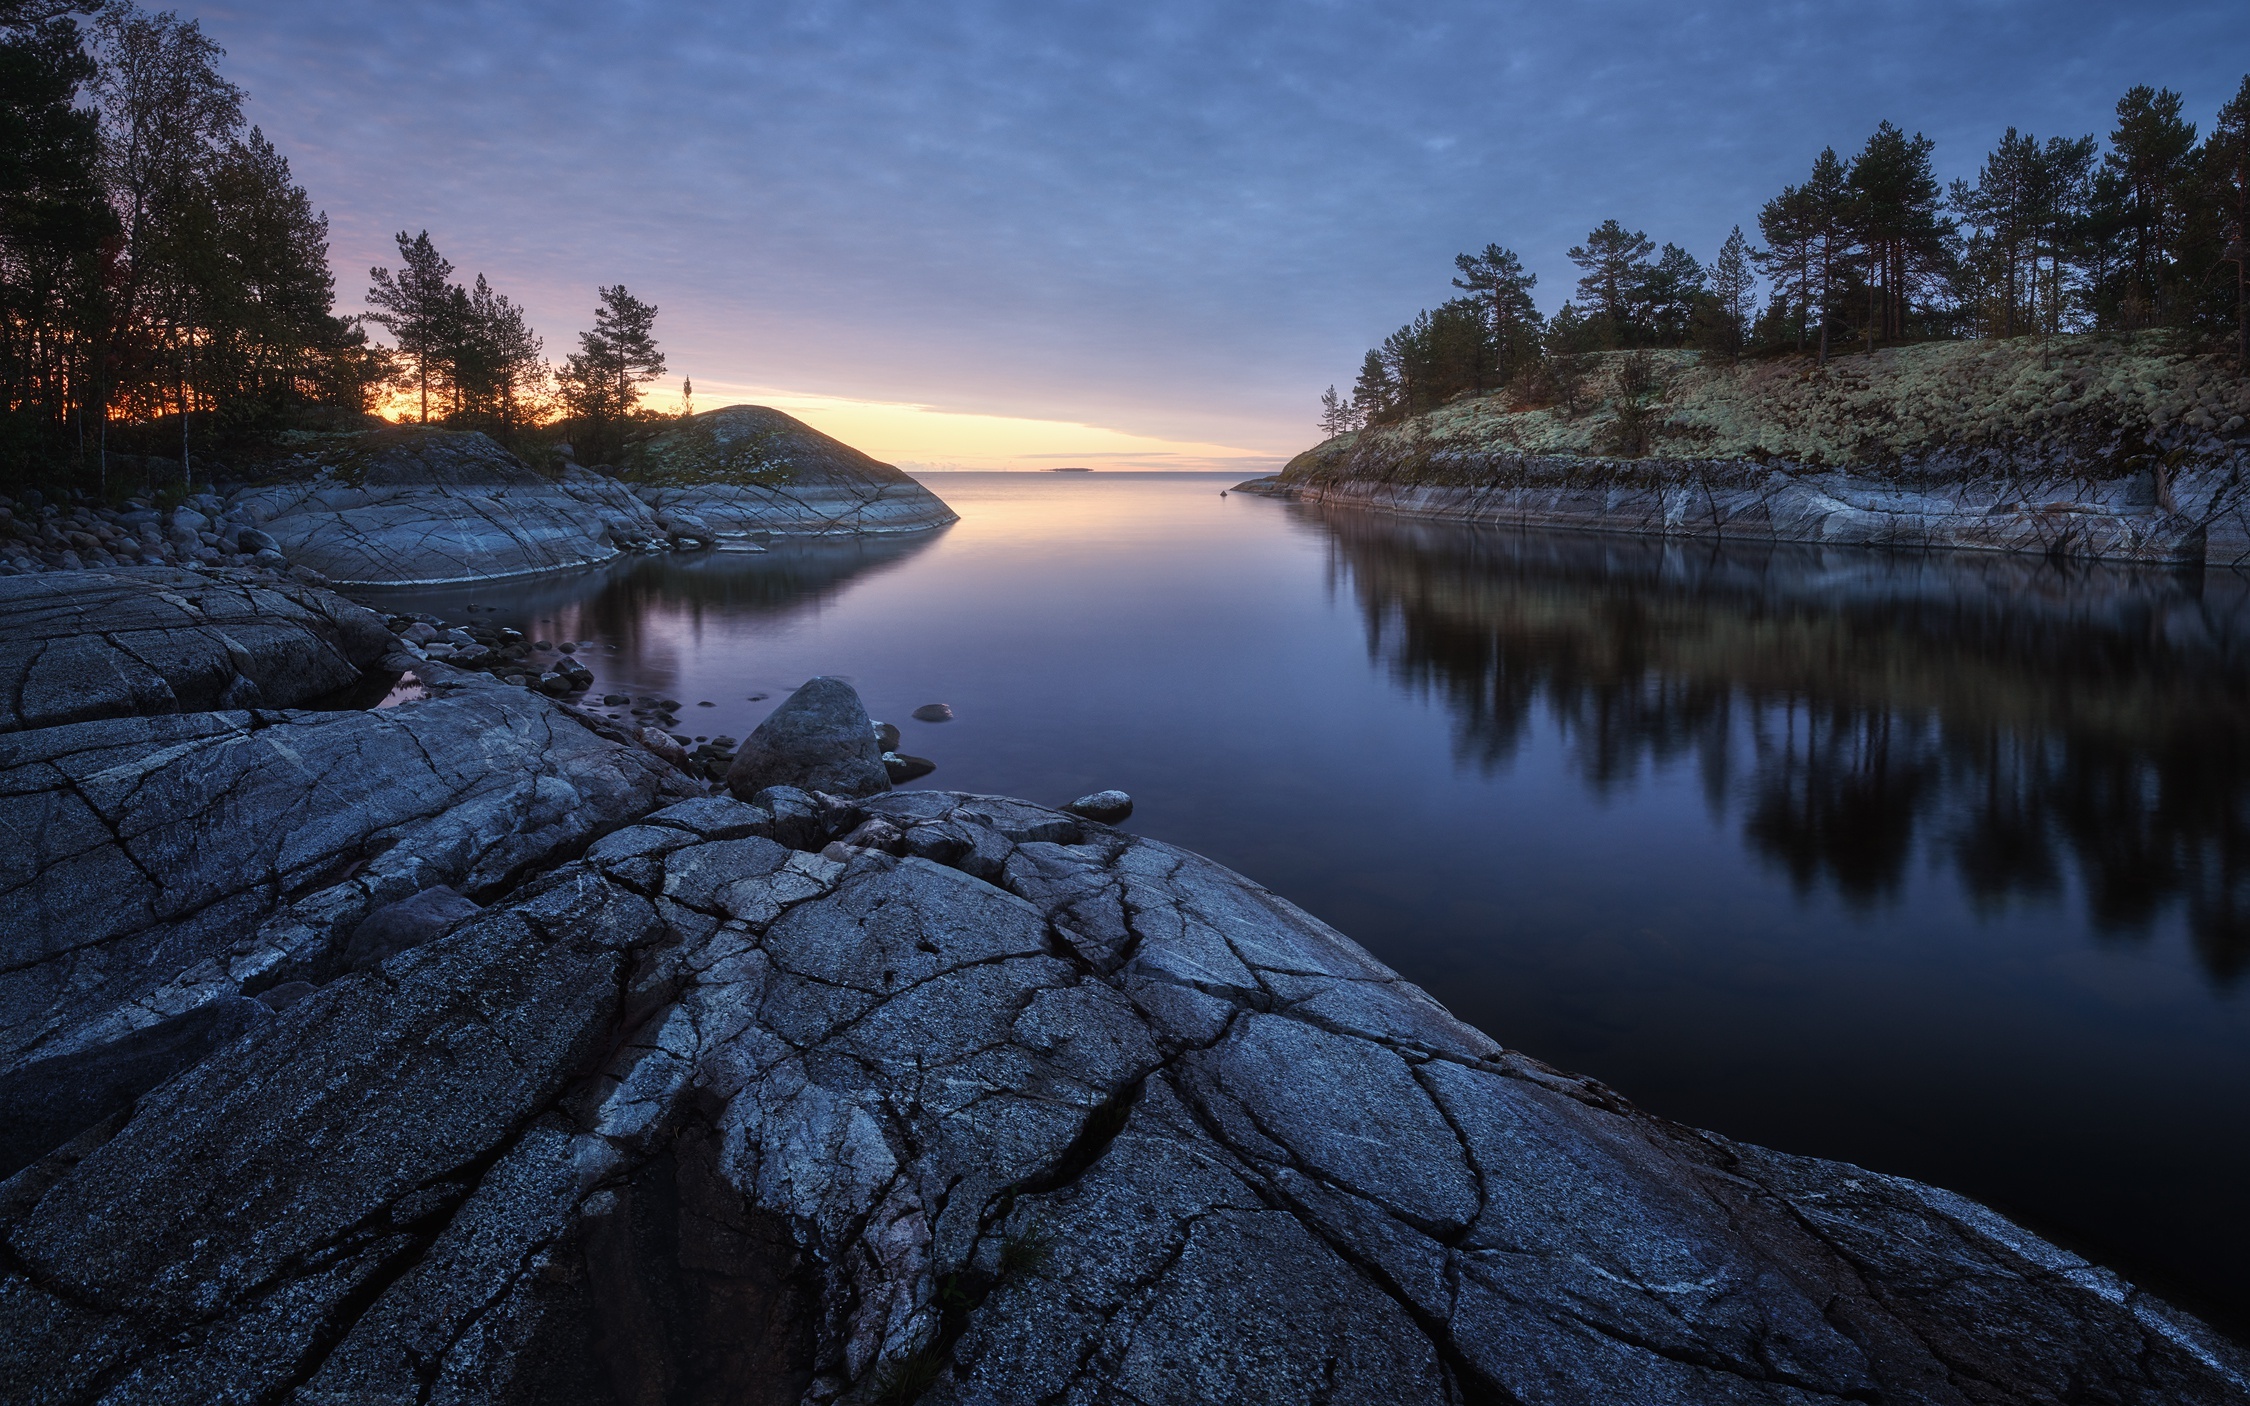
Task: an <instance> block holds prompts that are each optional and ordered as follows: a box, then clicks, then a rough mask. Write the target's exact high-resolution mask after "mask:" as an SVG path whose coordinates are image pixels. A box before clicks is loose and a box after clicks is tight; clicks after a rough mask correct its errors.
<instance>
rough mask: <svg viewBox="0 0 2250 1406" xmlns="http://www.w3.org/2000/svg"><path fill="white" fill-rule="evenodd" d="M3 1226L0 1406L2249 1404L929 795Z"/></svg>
mask: <svg viewBox="0 0 2250 1406" xmlns="http://www.w3.org/2000/svg"><path fill="white" fill-rule="evenodd" d="M877 822H880V823H879V824H878V823H877ZM839 833H844V834H851V835H860V836H879V837H880V838H881V839H882V841H883V847H882V848H863V847H860V846H855V845H849V844H846V845H841V846H836V847H834V848H830V849H829V851H828V853H829V855H830V856H833V857H823V856H822V855H819V854H815V853H812V852H811V848H812V847H813V846H816V845H824V844H832V843H833V842H832V841H830V840H829V838H828V837H829V836H831V835H835V834H839ZM0 1238H4V1241H5V1244H6V1247H7V1258H6V1260H5V1261H4V1269H0V1275H4V1277H0V1325H4V1329H5V1331H0V1344H4V1346H0V1383H4V1384H5V1385H6V1387H7V1390H8V1393H9V1396H10V1399H12V1400H21V1401H25V1402H62V1401H86V1400H112V1401H125V1400H132V1401H137V1402H139V1401H147V1402H163V1401H190V1400H196V1401H201V1400H212V1399H228V1400H284V1399H295V1400H300V1401H307V1402H340V1401H354V1402H360V1401H394V1400H395V1401H404V1400H454V1401H461V1400H474V1401H631V1400H643V1399H674V1400H711V1401H717V1400H745V1401H776V1402H779V1401H833V1400H850V1401H876V1400H907V1399H918V1400H923V1401H928V1402H944V1401H962V1402H966V1401H979V1402H1026V1403H1029V1402H1034V1401H1050V1400H1052V1401H1075V1400H1083V1401H1099V1400H1118V1401H1124V1400H1132V1401H1149V1402H1170V1401H1179V1402H1187V1401H1208V1400H1229V1399H1243V1398H1246V1397H1255V1398H1256V1399H1261V1400H1273V1401H1306V1402H1310V1401H1331V1402H1369V1403H1374V1402H1381V1403H1386V1404H1387V1403H1397V1402H1418V1401H1427V1402H1432V1403H1436V1402H1456V1401H1525V1402H1532V1401H1536V1402H1578V1401H1583V1402H1596V1401H1601V1402H1607V1401H1619V1400H1631V1401H1636V1402H1680V1403H1690V1402H1693V1403H1708V1402H1729V1401H1741V1402H1760V1403H1769V1402H1789V1401H1801V1402H1808V1403H1809V1402H1814V1401H1821V1400H1835V1399H1850V1400H1860V1401H1875V1402H1881V1401H1892V1402H1971V1401H1975V1402H2015V1401H2024V1402H2029V1401H2046V1400H2055V1399H2066V1398H2070V1397H2072V1396H2077V1397H2083V1398H2086V1399H2093V1396H2098V1397H2099V1398H2100V1399H2106V1400H2115V1401H2127V1402H2150V1403H2155V1402H2167V1403H2177V1402H2229V1401H2240V1400H2243V1399H2245V1391H2246V1382H2250V1378H2246V1376H2245V1371H2246V1367H2245V1362H2244V1359H2243V1357H2242V1356H2241V1354H2240V1353H2239V1352H2237V1351H2236V1350H2235V1349H2233V1348H2231V1347H2229V1346H2228V1345H2226V1344H2224V1343H2223V1342H2220V1341H2218V1340H2217V1339H2215V1338H2213V1337H2212V1336H2211V1335H2210V1334H2208V1333H2207V1332H2206V1331H2204V1330H2203V1329H2201V1328H2200V1327H2198V1326H2197V1325H2196V1324H2195V1323H2193V1322H2192V1321H2191V1320H2188V1319H2185V1318H2184V1317H2182V1316H2180V1315H2178V1314H2176V1313H2173V1312H2172V1311H2170V1310H2168V1309H2167V1308H2165V1307H2164V1306H2163V1305H2161V1304H2159V1303H2156V1302H2155V1301H2153V1300H2151V1299H2149V1298H2147V1297H2146V1296H2145V1295H2141V1294H2139V1293H2137V1292H2135V1291H2134V1290H2132V1289H2131V1288H2130V1287H2129V1286H2126V1285H2124V1284H2121V1283H2119V1282H2118V1281H2117V1280H2115V1279H2114V1278H2113V1277H2112V1276H2109V1275H2108V1274H2106V1273H2105V1272H2103V1271H2101V1270H2099V1269H2097V1268H2095V1267H2093V1266H2090V1265H2088V1264H2086V1263H2085V1262H2083V1261H2081V1260H2079V1259H2077V1258H2076V1257H2074V1256H2071V1255H2069V1254H2068V1253H2066V1252H2063V1251H2060V1250H2058V1249H2056V1248H2054V1247H2052V1246H2049V1245H2046V1244H2044V1243H2042V1242H2040V1241H2038V1240H2037V1239H2035V1238H2034V1237H2031V1236H2029V1235H2027V1234H2025V1233H2024V1232H2022V1231H2021V1230H2019V1229H2017V1228H2016V1227H2014V1226H2011V1225H2009V1224H2008V1223H2006V1222H2005V1221H2003V1220H2001V1219H2000V1218H1999V1217H1997V1216H1994V1215H1992V1214H1991V1213H1990V1212H1988V1211H1985V1210H1983V1209H1982V1208H1980V1207H1977V1206H1975V1205H1973V1204H1970V1203H1968V1202H1965V1201H1962V1200H1960V1199H1959V1198H1957V1197H1952V1196H1949V1195H1947V1194H1946V1193H1943V1192H1940V1191H1936V1190H1934V1189H1932V1188H1929V1187H1925V1186H1920V1185H1917V1184H1915V1183H1912V1182H1907V1181H1903V1180H1900V1179H1897V1178H1892V1177H1885V1176H1880V1175H1876V1174H1873V1173H1869V1172H1864V1171H1860V1170H1858V1169H1856V1168H1851V1167H1847V1166H1841V1165H1838V1164H1834V1163H1823V1162H1818V1161H1814V1160H1811V1159H1804V1158H1795V1157H1787V1156H1783V1155H1780V1154H1776V1153H1771V1152H1767V1151H1764V1150H1761V1149H1757V1148H1752V1147H1746V1146H1743V1145H1741V1144H1737V1143H1732V1142H1729V1141H1727V1140H1725V1139H1721V1138H1717V1137H1713V1136H1711V1135H1708V1134H1701V1133H1696V1132H1693V1131H1691V1130H1688V1129H1684V1128H1679V1127H1676V1126H1674V1125H1671V1124H1667V1123H1664V1122H1662V1121H1661V1120H1658V1119H1655V1118H1651V1117H1649V1116H1647V1115H1645V1114H1642V1113H1639V1112H1637V1111H1636V1110H1634V1109H1633V1108H1632V1107H1631V1106H1630V1105H1628V1104H1626V1103H1625V1102H1623V1101H1622V1100H1621V1099H1619V1098H1618V1097H1617V1096H1616V1095H1615V1094H1613V1093H1611V1092H1610V1091H1609V1090H1607V1089H1604V1088H1602V1087H1601V1086H1599V1085H1597V1084H1593V1083H1590V1082H1588V1081H1585V1080H1581V1079H1575V1078H1572V1077H1569V1076H1567V1075H1563V1074H1560V1073H1557V1072H1556V1071H1554V1070H1551V1069H1548V1068H1546V1067H1544V1066H1542V1065H1540V1064H1538V1063H1537V1062H1535V1061H1533V1060H1530V1059H1528V1058H1526V1057H1524V1056H1522V1055H1520V1054H1517V1053H1515V1052H1512V1051H1508V1050H1505V1049H1503V1048H1501V1047H1500V1046H1498V1045H1496V1044H1494V1043H1493V1042H1492V1041H1490V1040H1488V1039H1486V1038H1485V1037H1484V1036H1482V1035H1480V1034H1478V1033H1477V1032H1475V1031H1472V1030H1470V1029H1468V1028H1466V1027H1464V1026H1462V1025H1460V1024H1459V1023H1458V1022H1456V1021H1454V1020H1452V1019H1451V1018H1450V1017H1448V1016H1447V1015H1446V1014H1445V1013H1444V1012H1443V1011H1442V1010H1441V1009H1439V1008H1438V1007H1437V1006H1436V1005H1434V1004H1433V1003H1432V1002H1430V1001H1429V999H1428V998H1427V997H1425V996H1423V995H1422V994H1421V993H1420V992H1418V991H1416V990H1415V989H1414V988H1412V987H1410V986H1408V985H1406V984H1405V983H1404V982H1403V981H1401V980H1400V979H1399V978H1398V977H1396V976H1395V975H1394V974H1392V973H1390V972H1389V971H1387V970H1386V969H1384V968H1383V967H1382V966H1380V965H1379V964H1377V963H1376V962H1374V961H1373V960H1371V959H1370V958H1369V957H1368V956H1367V955H1366V954H1365V953H1364V952H1361V951H1360V950H1359V949H1358V948H1356V947H1355V946H1353V945H1352V944H1351V943H1350V942H1348V941H1347V940H1345V939H1344V938H1342V937H1340V936H1339V935H1337V934H1336V933H1334V932H1332V931H1330V930H1329V929H1327V928H1325V927H1323V926H1321V925H1320V924H1319V923H1317V922H1315V921H1313V920H1312V919H1310V918H1308V917H1306V916H1305V915H1304V914H1302V913H1300V912H1298V911H1297V910H1295V909H1293V908H1291V907H1290V906H1289V905H1288V904H1287V903H1285V902H1283V901H1281V900H1280V899H1278V898H1276V897H1274V896H1273V895H1271V894H1268V893H1265V892H1264V891H1262V890H1260V889H1258V888H1257V887H1256V886H1255V885H1252V884H1250V883H1248V882H1246V881H1244V880H1243V879H1241V878H1240V877H1239V876H1236V875H1233V874H1231V873H1228V872H1227V871H1225V870H1223V869H1221V868H1219V867H1218V866H1216V865H1213V864H1210V863H1209V862H1207V861H1204V860H1200V859H1198V858H1196V857H1195V856H1193V855H1190V854H1186V853H1184V852H1182V851H1179V850H1176V849H1172V848H1170V847H1168V846H1165V845H1162V844H1160V843H1157V842H1154V841H1149V840H1142V839H1134V838H1130V837H1127V836H1124V835H1121V834H1118V833H1116V832H1114V831H1109V830H1106V829H1103V828H1102V827H1100V826H1096V825H1090V824H1088V823H1086V822H1082V821H1080V820H1078V819H1076V818H1074V817H1071V816H1067V815H1064V814H1062V813H1060V812H1055V811H1049V810H1044V809H1041V808H1038V807H1033V806H1026V805H1022V804H1020V803H1016V802H1009V801H1004V800H997V799H992V798H979V797H971V796H963V795H956V794H948V793H937V792H922V793H912V794H899V795H893V796H886V797H882V798H879V799H877V800H874V801H870V802H866V803H862V804H859V805H846V804H836V805H831V804H827V803H824V802H822V801H821V800H819V799H818V798H817V797H813V796H809V795H807V794H805V793H802V792H794V791H788V790H775V791H770V792H767V793H765V794H764V795H763V796H762V797H761V798H760V802H759V803H758V804H755V805H752V804H745V803H741V802H736V801H731V800H704V801H696V802H691V803H688V804H685V805H680V806H675V807H673V808H671V809H669V810H665V811H660V812H658V813H656V814H654V815H652V816H650V817H649V818H648V819H647V821H646V822H645V823H643V824H641V825H638V826H634V827H630V828H627V829H624V830H620V831H617V832H615V833H613V834H611V835H609V836H607V837H605V838H604V839H602V840H601V841H599V842H598V843H596V844H595V845H594V846H593V848H592V849H591V850H589V851H588V853H587V855H586V857H585V858H584V859H583V860H581V861H578V862H574V863H571V864H567V865H564V866H562V867H561V868H559V869H556V870H554V871H552V872H551V873H549V874H547V875H545V876H544V877H542V878H539V879H537V880H535V881H533V882H531V883H530V884H528V885H526V886H525V887H524V888H523V889H521V890H520V891H518V892H516V893H515V894H513V895H511V896H509V897H508V898H506V899H505V900H503V901H500V902H497V903H495V904H494V905H493V906H491V907H490V908H489V909H488V910H487V911H486V912H485V913H484V914H483V915H482V916H480V917H478V918H476V919H474V920H472V921H471V922H469V923H468V924H466V925H465V926H462V927H460V928H458V929H455V930H454V931H453V932H451V933H450V934H448V935H447V936H445V937H443V938H441V939H438V940H436V941H434V942H431V943H429V944H427V945H425V946H422V947H418V948H415V949H413V950H410V951H407V952H404V953H401V954H400V955H398V956H397V957H394V958H392V959H391V960H390V961H389V962H387V963H385V964H384V966H383V967H382V968H381V969H380V970H379V971H377V972H364V973H357V974H351V975H346V976H342V977H339V978H337V979H335V980H333V981H331V982H329V983H328V984H327V985H326V986H324V987H323V988H322V989H321V990H320V991H319V992H318V993H317V994H315V995H313V996H311V997H308V998H306V999H304V1000H301V1001H299V1002H297V1003H296V1004H294V1005H291V1006H290V1007H289V1008H288V1009H286V1010H284V1011H282V1012H280V1013H279V1014H277V1015H275V1016H273V1017H272V1018H271V1019H269V1020H265V1021H262V1022H260V1023H258V1024H257V1025H256V1027H255V1028H254V1029H253V1030H252V1031H251V1032H250V1033H248V1034H247V1035H245V1036H243V1037H242V1038H240V1039H238V1040H237V1041H236V1042H235V1043H233V1044H230V1045H228V1046H227V1047H225V1048H224V1049H222V1050H220V1051H218V1052H217V1053H216V1054H214V1055H213V1056H211V1058H209V1059H208V1060H207V1061H205V1062H204V1063H203V1064H201V1065H199V1066H198V1067H196V1068H194V1069H192V1070H190V1071H188V1072H186V1073H183V1074H182V1075H180V1076H179V1077H178V1078H176V1079H175V1080H173V1081H172V1082H171V1083H169V1084H167V1085H165V1086H163V1087H162V1088H160V1089H158V1090H156V1091H154V1092H153V1093H151V1094H149V1095H147V1096H146V1097H144V1098H142V1099H141V1100H140V1102H139V1103H138V1104H137V1105H135V1107H134V1108H133V1110H132V1112H131V1113H130V1114H129V1115H127V1116H121V1117H117V1118H113V1119H112V1120H111V1121H110V1122H109V1123H107V1124H104V1125H102V1126H100V1127H97V1128H95V1129H91V1130H89V1131H88V1132H87V1133H85V1134H83V1135H81V1136H80V1137H79V1138H78V1139H77V1140H76V1141H75V1142H74V1143H73V1144H72V1145H70V1146H69V1147H67V1148H64V1149H61V1150H59V1151H58V1152H56V1153H54V1154H51V1155H49V1156H48V1157H46V1158H44V1159H43V1160H41V1161H40V1162H38V1163H35V1164H33V1165H32V1166H30V1167H28V1168H26V1169H25V1170H24V1171H23V1172H21V1173H19V1174H18V1175H17V1177H16V1178H15V1179H14V1180H12V1181H10V1182H9V1183H7V1184H6V1186H5V1187H4V1188H0ZM2089 1393H2091V1394H2092V1395H2091V1396H2090V1395H2089Z"/></svg>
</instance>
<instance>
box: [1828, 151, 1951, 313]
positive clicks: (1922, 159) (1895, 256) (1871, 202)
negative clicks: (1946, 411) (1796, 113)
mask: <svg viewBox="0 0 2250 1406" xmlns="http://www.w3.org/2000/svg"><path fill="white" fill-rule="evenodd" d="M1935 146H1936V143H1935V142H1932V141H1931V140H1930V139H1929V138H1928V137H1925V136H1923V135H1922V134H1921V133H1919V132H1917V133H1915V134H1914V135H1913V136H1911V137H1909V136H1908V135H1906V133H1904V132H1902V131H1900V130H1899V129H1898V128H1896V127H1894V126H1892V125H1891V124H1890V123H1888V122H1885V123H1883V124H1881V125H1880V126H1878V127H1877V128H1876V129H1875V134H1874V135H1873V136H1871V137H1869V138H1868V139H1867V145H1866V146H1865V147H1864V148H1863V149H1862V150H1861V151H1860V154H1859V155H1858V156H1857V157H1854V158H1853V160H1852V166H1851V175H1850V185H1851V194H1852V202H1851V216H1852V221H1853V224H1854V225H1855V226H1856V230H1855V232H1856V233H1857V235H1858V240H1857V242H1858V245H1859V252H1860V254H1861V255H1862V256H1863V257H1864V259H1865V260H1866V265H1867V274H1866V277H1867V288H1868V318H1867V324H1866V332H1867V338H1868V346H1869V347H1870V348H1872V347H1873V346H1874V343H1875V339H1876V338H1877V337H1880V338H1882V340H1884V341H1886V342H1896V341H1899V340H1901V339H1903V338H1904V337H1905V336H1906V323H1907V314H1908V311H1909V308H1910V306H1911V303H1912V300H1913V297H1914V295H1915V293H1916V292H1917V291H1919V290H1921V289H1922V288H1923V287H1924V286H1926V284H1927V283H1928V282H1929V281H1930V280H1931V279H1932V278H1933V277H1935V276H1936V275H1938V274H1940V273H1942V272H1943V271H1944V268H1945V264H1946V257H1947V252H1948V248H1949V241H1950V240H1951V238H1952V236H1953V230H1954V226H1953V222H1952V221H1951V220H1949V219H1947V218H1946V217H1945V215H1944V213H1943V209H1942V198H1941V193H1940V190H1939V187H1938V181H1937V174H1936V172H1934V171H1933V170H1932V169H1931V165H1930V153H1931V151H1932V150H1933V149H1934V148H1935Z"/></svg>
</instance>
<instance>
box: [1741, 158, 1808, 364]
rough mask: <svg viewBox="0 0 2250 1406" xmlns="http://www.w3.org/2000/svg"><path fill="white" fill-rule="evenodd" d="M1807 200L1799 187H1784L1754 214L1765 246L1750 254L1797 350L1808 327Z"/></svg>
mask: <svg viewBox="0 0 2250 1406" xmlns="http://www.w3.org/2000/svg"><path fill="white" fill-rule="evenodd" d="M1811 205H1812V202H1811V199H1810V198H1809V197H1808V196H1807V195H1806V193H1805V190H1804V188H1803V187H1802V186H1784V187H1783V188H1782V191H1781V194H1779V195H1777V196H1775V197H1774V198H1773V199H1771V200H1769V201H1767V202H1766V204H1765V208H1764V209H1762V210H1760V211H1759V212H1758V233H1759V234H1760V235H1761V236H1763V237H1764V239H1765V241H1766V247H1765V248H1764V249H1762V250H1757V251H1754V252H1753V253H1752V255H1751V257H1752V258H1753V259H1755V260H1756V261H1757V264H1758V267H1759V269H1761V270H1762V271H1763V272H1764V273H1765V276H1766V277H1767V278H1768V279H1769V280H1771V281H1772V283H1773V285H1774V293H1773V298H1774V306H1775V308H1777V309H1778V310H1779V312H1780V316H1781V318H1782V320H1783V323H1784V325H1786V326H1788V327H1790V328H1792V329H1794V331H1795V333H1796V342H1797V350H1798V351H1803V350H1804V349H1805V333H1806V329H1807V328H1808V327H1810V326H1811V325H1812V306H1813V253H1814V248H1815V244H1816V241H1815V238H1814V229H1815V224H1814V220H1813V214H1812V209H1811Z"/></svg>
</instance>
